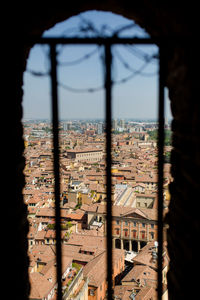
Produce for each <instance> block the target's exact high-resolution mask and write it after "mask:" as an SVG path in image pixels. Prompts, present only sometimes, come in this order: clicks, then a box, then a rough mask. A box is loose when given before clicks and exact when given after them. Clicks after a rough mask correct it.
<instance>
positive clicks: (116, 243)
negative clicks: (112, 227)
mask: <svg viewBox="0 0 200 300" xmlns="http://www.w3.org/2000/svg"><path fill="white" fill-rule="evenodd" d="M115 248H116V249H121V240H120V239H115Z"/></svg>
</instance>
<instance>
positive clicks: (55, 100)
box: [50, 43, 62, 300]
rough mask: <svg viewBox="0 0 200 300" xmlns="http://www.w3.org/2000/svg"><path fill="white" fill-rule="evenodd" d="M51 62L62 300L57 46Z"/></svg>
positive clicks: (59, 296)
mask: <svg viewBox="0 0 200 300" xmlns="http://www.w3.org/2000/svg"><path fill="white" fill-rule="evenodd" d="M50 60H51V101H52V122H53V152H54V153H53V154H54V161H53V163H54V177H55V184H54V192H55V218H56V277H57V300H61V299H62V281H61V278H62V255H61V227H60V171H59V164H60V163H59V136H58V135H59V133H58V122H59V121H58V90H57V61H56V44H54V43H52V44H50Z"/></svg>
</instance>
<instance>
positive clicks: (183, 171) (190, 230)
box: [5, 0, 200, 300]
mask: <svg viewBox="0 0 200 300" xmlns="http://www.w3.org/2000/svg"><path fill="white" fill-rule="evenodd" d="M40 2H41V1H40ZM27 6H28V7H24V6H20V4H19V5H18V6H17V8H16V9H13V10H12V12H10V8H9V9H8V10H7V11H6V13H7V15H8V16H9V20H11V21H10V22H11V27H12V31H8V35H9V34H10V33H12V43H11V45H10V50H11V52H10V53H9V54H8V53H7V59H8V61H9V63H10V66H11V70H12V72H11V73H10V77H9V86H10V90H9V91H8V92H9V95H10V96H9V97H10V98H9V100H10V103H11V104H12V108H13V109H12V110H13V113H14V114H13V115H14V119H15V121H16V122H15V123H14V121H12V129H11V132H10V131H9V134H10V133H11V134H12V139H13V140H15V145H14V147H13V141H12V143H10V146H11V148H12V149H15V152H16V161H15V163H14V164H12V165H11V166H10V168H11V169H10V170H11V172H13V173H15V174H16V188H15V192H11V193H9V197H8V198H9V201H7V202H6V203H5V206H6V207H5V211H6V213H7V218H8V219H12V224H15V226H14V228H15V230H14V234H12V239H11V238H8V239H7V240H8V241H7V243H6V244H5V250H6V251H5V252H7V254H8V250H11V252H9V256H8V257H9V258H8V260H7V261H8V264H7V265H6V267H7V268H8V269H9V270H12V271H11V272H13V274H14V280H12V287H13V291H14V295H15V299H24V300H25V299H28V293H29V281H28V257H27V241H26V235H27V232H28V222H27V219H26V206H25V205H24V203H23V197H22V188H23V186H24V175H23V168H24V157H23V150H24V148H23V147H24V146H23V138H22V134H23V129H22V124H21V118H22V107H21V102H22V96H23V72H24V70H25V66H26V59H27V57H28V53H29V50H30V48H31V46H32V44H31V43H29V42H28V40H29V37H30V36H31V35H35V36H41V34H42V32H43V31H44V30H46V29H48V28H50V27H52V26H53V25H54V24H56V23H57V22H59V21H62V20H65V19H67V18H68V17H70V16H72V15H75V14H78V13H79V12H81V11H86V10H89V9H98V10H107V11H112V12H114V13H118V14H122V15H123V16H125V17H128V18H130V19H133V20H134V21H136V22H137V23H138V24H139V25H140V26H141V27H143V28H145V29H146V30H147V32H148V33H149V34H150V35H151V36H152V37H164V38H165V39H166V40H167V41H168V42H167V43H166V44H165V47H164V48H165V63H166V86H167V87H168V89H169V97H170V101H171V108H172V114H173V118H174V120H173V146H174V149H173V151H172V158H171V161H172V175H173V177H174V182H173V184H171V195H172V199H171V203H170V210H169V213H168V215H167V222H168V223H169V230H168V244H169V254H170V271H169V273H168V280H169V294H170V299H186V298H188V297H189V295H190V293H191V287H190V284H188V283H187V284H186V277H188V274H190V275H191V274H192V269H193V267H194V264H195V263H196V260H197V259H198V251H197V246H196V244H195V242H194V241H195V240H197V237H198V236H199V233H200V221H199V201H198V198H199V191H200V180H199V179H200V178H199V166H200V137H199V128H200V126H199V115H200V104H199V99H198V85H199V74H198V72H197V70H198V64H199V63H198V51H197V43H196V42H195V40H193V39H195V37H196V36H198V35H197V34H198V26H197V25H198V24H197V22H198V16H197V13H198V7H195V6H194V5H193V6H190V5H189V4H188V3H187V5H186V4H184V3H181V5H180V4H179V2H178V1H170V0H169V1H155V0H152V1H145V0H140V1H126V0H124V1H88V0H87V1H76V3H74V4H72V3H71V2H69V1H65V2H64V1H63V2H62V1H56V2H55V3H54V4H51V3H50V2H46V3H45V5H44V6H41V5H37V3H35V2H29V3H28V4H27ZM6 29H7V28H6ZM174 37H175V38H174ZM169 38H170V39H169ZM184 39H186V42H185V41H184V42H183V40H184ZM7 109H8V111H10V110H11V106H10V105H8V107H7ZM7 155H8V154H7ZM7 157H8V159H9V158H10V156H9V155H8V156H7ZM194 208H195V209H194ZM11 228H12V230H13V226H11V227H9V229H11ZM12 232H13V231H12ZM9 234H10V230H9V232H8V236H9ZM195 238H196V239H195ZM5 279H6V282H7V281H8V279H9V277H8V276H7V277H6V276H5ZM13 281H14V282H13ZM194 282H195V284H196V283H197V282H196V281H195V279H194ZM192 288H193V290H195V288H196V290H198V285H196V286H195V285H192ZM12 296H13V295H12ZM10 298H11V297H10ZM7 299H9V297H7Z"/></svg>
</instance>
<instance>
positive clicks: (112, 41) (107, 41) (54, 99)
mask: <svg viewBox="0 0 200 300" xmlns="http://www.w3.org/2000/svg"><path fill="white" fill-rule="evenodd" d="M34 43H36V44H43V45H44V44H46V45H49V47H50V61H51V72H50V76H51V103H52V104H51V107H52V108H51V109H52V123H53V153H54V177H55V185H54V189H55V220H56V264H57V268H56V269H57V299H58V300H61V299H62V248H61V227H60V174H59V173H60V172H59V136H58V124H59V116H58V90H57V83H58V81H57V53H56V46H57V45H58V44H62V45H69V44H73V45H83V44H84V45H86V44H87V45H94V44H96V45H101V46H103V47H104V51H105V61H104V64H105V82H104V88H105V102H106V105H105V107H106V153H107V155H106V178H107V191H106V192H107V226H106V228H107V234H106V236H107V283H108V290H107V297H108V299H113V289H112V282H113V280H112V201H111V187H112V178H111V166H112V156H111V137H112V136H111V127H112V78H111V72H112V51H111V48H112V45H117V44H118V45H120V44H137V45H152V44H157V45H158V46H159V93H158V95H159V96H158V123H159V128H158V288H157V291H158V299H159V300H161V299H162V252H163V162H164V160H163V149H164V67H163V64H164V59H163V57H162V49H163V46H162V42H161V40H160V39H152V38H118V37H105V38H76V37H75V38H41V39H38V40H34Z"/></svg>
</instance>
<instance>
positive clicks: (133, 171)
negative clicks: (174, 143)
mask: <svg viewBox="0 0 200 300" xmlns="http://www.w3.org/2000/svg"><path fill="white" fill-rule="evenodd" d="M102 16H103V17H104V18H103V17H102ZM74 18H75V19H74ZM74 18H71V20H70V22H69V21H65V22H63V23H61V24H58V25H56V26H55V27H54V28H53V29H50V30H49V31H48V32H45V33H44V35H43V38H42V39H40V40H39V41H37V42H38V44H37V46H35V49H33V50H32V53H31V55H33V57H32V58H31V55H30V59H29V61H28V65H27V72H26V73H25V76H24V82H25V88H24V90H25V94H24V112H25V113H24V132H25V135H24V138H25V145H26V150H25V152H26V155H27V167H26V175H27V183H26V187H25V191H24V195H25V202H26V203H27V205H28V218H29V220H30V227H31V231H32V232H33V236H31V238H30V243H29V245H30V247H29V252H30V255H32V254H33V253H37V254H36V255H37V256H41V258H40V257H39V259H41V263H38V261H37V267H33V268H32V272H31V274H30V277H33V280H32V284H34V282H35V281H34V278H35V277H39V276H40V275H39V274H43V275H45V274H46V273H45V272H46V269H48V267H50V263H52V262H50V261H51V260H48V259H46V260H45V259H44V258H42V254H43V255H44V256H45V255H46V254H47V253H48V254H47V255H48V256H49V257H51V258H52V255H54V253H55V252H56V253H57V260H56V262H54V264H52V272H53V275H52V276H51V277H49V278H47V279H45V280H47V281H48V283H49V286H51V287H52V289H51V291H50V294H49V295H48V296H49V297H54V296H55V295H56V294H57V296H58V299H61V297H64V299H67V298H68V297H70V295H73V294H74V293H76V288H77V286H76V284H77V285H78V283H77V282H79V281H80V282H79V283H80V284H81V282H82V281H84V285H83V286H82V287H83V288H84V289H85V290H86V289H88V291H89V290H90V291H91V286H90V276H91V275H90V271H89V269H90V268H91V269H92V268H95V267H98V266H99V267H100V266H102V265H104V268H102V270H101V272H102V280H103V281H102V282H101V285H100V286H99V287H97V289H98V288H100V287H101V289H100V290H101V297H105V296H106V294H107V293H108V295H109V297H111V296H114V285H113V282H114V278H115V277H116V276H119V275H120V274H121V273H123V272H124V270H125V264H126V259H127V257H126V255H130V254H131V253H134V255H136V253H137V254H138V256H139V255H140V256H141V255H142V251H145V250H146V248H147V246H148V247H149V249H150V250H149V251H154V252H155V255H154V256H153V263H154V264H155V265H154V269H156V270H157V272H158V273H159V272H160V274H162V263H163V262H162V261H161V264H160V265H159V263H158V261H159V260H158V259H157V258H158V257H159V255H160V256H162V253H159V251H162V250H159V249H163V247H161V245H160V244H159V247H160V248H159V247H158V244H157V240H160V241H161V243H162V242H163V232H162V230H163V209H162V207H161V206H160V203H159V201H158V199H159V200H162V199H163V197H164V200H166V199H167V196H166V194H167V192H166V191H167V188H168V185H169V182H170V178H169V175H166V177H164V178H163V162H164V161H163V146H164V145H163V143H164V142H165V141H164V127H165V130H167V134H169V138H168V141H169V145H166V146H168V148H167V150H166V149H165V156H164V159H166V162H167V163H168V162H169V153H170V125H169V121H168V118H169V117H170V118H171V116H170V115H168V116H167V117H166V118H165V123H163V120H164V119H163V117H164V107H163V105H164V102H163V101H164V85H163V81H162V80H163V77H162V76H163V74H162V69H161V62H160V65H159V59H160V60H161V59H162V57H161V52H159V48H158V46H155V44H153V43H154V42H155V41H156V40H155V41H153V40H152V39H151V38H150V37H149V35H148V34H147V33H146V32H144V31H143V30H142V29H141V28H140V27H138V26H137V25H136V24H135V23H134V22H133V21H130V20H128V19H124V18H122V17H121V16H116V15H114V14H110V13H105V12H104V13H101V12H86V13H82V14H80V15H79V16H76V17H74ZM117 18H119V20H117ZM116 20H117V21H116ZM105 21H107V23H106V22H105ZM67 22H69V24H67ZM59 38H60V39H59ZM123 39H124V40H123ZM156 42H157V43H158V44H160V41H159V40H157V41H156ZM34 51H35V52H34ZM39 56H42V60H43V66H42V67H41V65H39V62H38V61H39V60H38V57H39ZM159 67H160V69H159ZM159 71H160V73H159ZM32 75H33V76H32ZM31 76H32V77H33V78H34V79H32V77H31ZM38 78H40V80H38ZM49 78H50V80H49ZM34 80H35V82H34ZM36 81H37V83H36ZM28 89H29V91H28ZM49 94H51V97H52V108H51V107H50V105H49ZM158 98H159V100H160V102H159V113H157V110H158V108H157V105H158V103H157V99H158ZM104 99H106V102H105V103H104ZM28 107H29V109H28ZM167 110H168V108H167ZM105 112H106V113H105ZM157 115H158V116H157ZM36 118H37V120H35V119H36ZM52 139H53V142H52ZM52 144H53V148H52ZM52 149H53V150H52ZM29 151H30V152H29ZM158 157H159V160H158ZM166 167H168V166H166ZM165 174H169V173H167V172H166V173H165ZM54 176H55V177H54ZM158 176H159V180H160V182H159V180H158ZM163 181H164V184H165V189H166V190H163ZM163 192H164V194H163ZM163 195H164V196H163ZM34 202H35V206H34V207H33V204H34ZM164 204H165V206H166V209H167V204H168V202H167V200H166V201H165V202H164ZM54 209H56V210H55V211H56V215H55V213H54ZM157 211H159V214H158V212H157ZM115 218H117V221H118V222H119V218H121V220H120V223H119V224H120V226H121V227H120V226H119V224H116V220H115ZM144 220H145V221H144ZM113 221H114V222H113ZM148 222H149V223H148ZM152 222H153V223H154V224H155V226H154V227H153V228H152ZM114 223H115V224H116V225H117V229H115V228H114V226H115V225H114V226H113V224H114ZM159 226H160V227H159ZM153 230H154V231H153ZM114 235H117V236H118V237H119V236H120V238H123V239H119V238H118V239H116V240H114V243H113V241H112V239H113V237H114ZM119 242H120V244H119ZM80 244H81V245H80ZM113 244H115V245H114V247H112V245H113ZM37 245H44V247H43V248H42V247H41V249H39V248H38V247H37ZM143 247H144V249H143ZM115 248H116V249H115ZM38 249H39V250H38ZM152 249H153V250H152ZM49 251H50V252H51V253H49ZM61 253H62V256H61ZM144 254H145V253H144ZM80 256H81V257H80ZM136 258H137V256H136ZM136 258H135V259H136ZM150 259H151V260H152V257H150ZM33 260H34V259H33ZM45 267H46V269H45ZM165 267H166V266H165ZM59 268H60V269H59ZM58 269H59V270H58ZM106 269H108V271H106ZM56 270H57V277H56V275H55V274H56ZM42 272H43V273H42ZM106 272H107V273H106ZM85 274H86V276H85V277H84V275H85ZM106 274H108V275H106ZM59 276H60V278H62V282H61V281H60V282H57V281H56V280H57V279H56V278H58V277H59ZM158 277H159V276H158ZM84 278H85V279H84ZM160 280H161V281H160V282H159V280H158V282H159V284H158V285H159V286H158V290H159V291H158V293H160V294H159V297H160V296H161V295H162V293H163V291H162V288H161V287H162V278H161V279H160ZM140 288H142V287H140ZM140 288H138V292H139V290H140ZM77 289H78V288H77ZM93 290H94V289H93ZM95 291H96V290H94V293H96V292H95ZM131 293H132V292H131ZM31 297H32V298H34V295H31ZM30 299H31V298H30Z"/></svg>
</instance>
